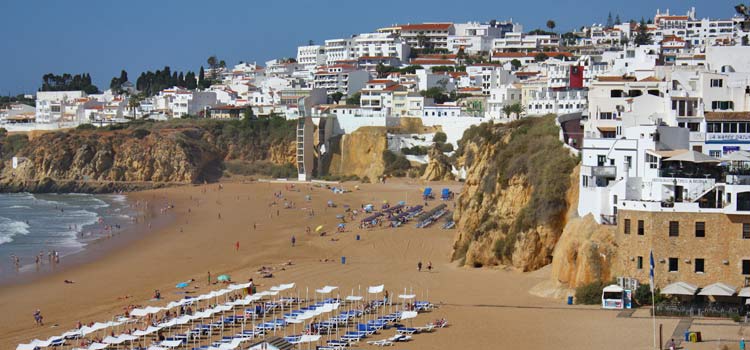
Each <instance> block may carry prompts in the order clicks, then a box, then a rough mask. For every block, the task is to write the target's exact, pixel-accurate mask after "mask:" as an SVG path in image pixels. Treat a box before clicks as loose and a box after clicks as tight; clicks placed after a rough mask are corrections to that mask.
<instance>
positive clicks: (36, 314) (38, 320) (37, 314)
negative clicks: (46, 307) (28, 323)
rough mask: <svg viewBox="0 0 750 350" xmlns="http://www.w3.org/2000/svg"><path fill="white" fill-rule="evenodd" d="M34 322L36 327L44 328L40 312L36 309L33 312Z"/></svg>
mask: <svg viewBox="0 0 750 350" xmlns="http://www.w3.org/2000/svg"><path fill="white" fill-rule="evenodd" d="M34 321H35V322H36V325H37V326H44V316H42V311H41V310H39V309H36V311H35V312H34Z"/></svg>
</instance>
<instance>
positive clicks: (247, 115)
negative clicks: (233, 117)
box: [242, 107, 257, 123]
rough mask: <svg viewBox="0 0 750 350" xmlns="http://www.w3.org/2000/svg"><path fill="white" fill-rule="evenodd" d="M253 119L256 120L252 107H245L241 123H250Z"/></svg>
mask: <svg viewBox="0 0 750 350" xmlns="http://www.w3.org/2000/svg"><path fill="white" fill-rule="evenodd" d="M254 119H257V118H255V112H253V107H246V108H245V109H244V110H242V121H243V122H245V123H250V122H251V121H252V120H254Z"/></svg>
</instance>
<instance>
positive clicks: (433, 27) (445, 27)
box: [399, 23, 453, 32]
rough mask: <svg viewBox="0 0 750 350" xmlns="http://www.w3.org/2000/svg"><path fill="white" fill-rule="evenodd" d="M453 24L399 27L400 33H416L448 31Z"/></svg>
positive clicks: (423, 24)
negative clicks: (422, 31)
mask: <svg viewBox="0 0 750 350" xmlns="http://www.w3.org/2000/svg"><path fill="white" fill-rule="evenodd" d="M452 25H453V23H421V24H405V25H400V26H399V27H401V31H402V32H403V31H407V30H410V31H418V30H448V29H449V28H450V27H451V26H452Z"/></svg>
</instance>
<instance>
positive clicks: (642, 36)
mask: <svg viewBox="0 0 750 350" xmlns="http://www.w3.org/2000/svg"><path fill="white" fill-rule="evenodd" d="M633 43H634V44H636V45H651V44H653V40H652V39H651V33H649V32H648V25H646V22H645V21H644V20H643V18H641V24H640V25H639V26H638V32H637V33H636V35H635V38H633Z"/></svg>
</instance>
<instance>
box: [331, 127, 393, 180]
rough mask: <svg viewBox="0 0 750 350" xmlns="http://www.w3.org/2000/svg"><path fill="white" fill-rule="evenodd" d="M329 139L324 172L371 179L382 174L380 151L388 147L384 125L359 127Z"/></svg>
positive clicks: (381, 153)
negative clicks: (349, 132)
mask: <svg viewBox="0 0 750 350" xmlns="http://www.w3.org/2000/svg"><path fill="white" fill-rule="evenodd" d="M332 141H333V142H331V144H332V147H331V150H330V151H329V154H328V155H327V162H326V164H325V166H324V167H325V169H324V173H325V174H328V175H339V176H340V175H356V176H358V177H360V178H364V177H367V178H369V179H370V180H372V181H374V180H375V179H377V178H378V177H380V176H381V175H383V171H384V170H385V164H384V163H383V151H385V150H386V149H387V148H388V139H387V137H386V129H385V128H384V127H376V126H364V127H360V128H359V129H357V130H355V131H354V132H352V133H351V134H348V135H341V136H340V137H337V139H335V140H332Z"/></svg>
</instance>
